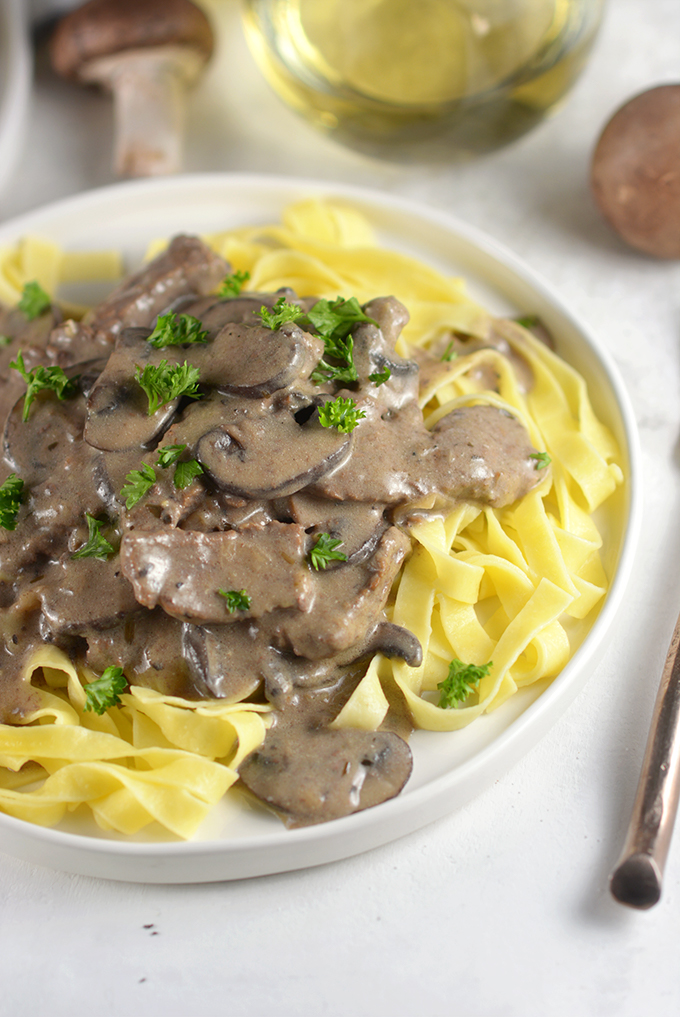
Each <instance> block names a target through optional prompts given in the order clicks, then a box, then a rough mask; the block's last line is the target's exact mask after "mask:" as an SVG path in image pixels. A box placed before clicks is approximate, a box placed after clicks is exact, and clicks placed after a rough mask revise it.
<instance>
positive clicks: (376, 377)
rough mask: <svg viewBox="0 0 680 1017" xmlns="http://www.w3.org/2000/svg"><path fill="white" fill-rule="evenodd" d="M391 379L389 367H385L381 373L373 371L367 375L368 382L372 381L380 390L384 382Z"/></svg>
mask: <svg viewBox="0 0 680 1017" xmlns="http://www.w3.org/2000/svg"><path fill="white" fill-rule="evenodd" d="M391 377H392V372H391V371H390V369H389V367H386V368H385V369H384V370H383V371H374V373H373V374H369V376H368V380H369V381H372V382H373V384H374V385H375V387H376V388H380V386H381V385H384V384H385V382H386V381H389V380H390V378H391Z"/></svg>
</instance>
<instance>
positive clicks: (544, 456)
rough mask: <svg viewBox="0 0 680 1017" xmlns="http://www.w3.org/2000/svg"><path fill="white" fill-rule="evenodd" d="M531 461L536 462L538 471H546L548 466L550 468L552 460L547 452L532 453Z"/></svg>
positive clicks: (530, 455) (530, 454)
mask: <svg viewBox="0 0 680 1017" xmlns="http://www.w3.org/2000/svg"><path fill="white" fill-rule="evenodd" d="M529 459H535V460H536V469H537V470H544V469H545V468H546V466H550V463H551V462H552V459H551V458H550V456H549V455H548V453H547V452H530V453H529Z"/></svg>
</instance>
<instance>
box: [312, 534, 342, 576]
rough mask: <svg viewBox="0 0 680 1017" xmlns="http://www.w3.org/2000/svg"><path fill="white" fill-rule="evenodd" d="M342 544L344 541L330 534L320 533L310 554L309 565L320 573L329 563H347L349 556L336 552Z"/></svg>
mask: <svg viewBox="0 0 680 1017" xmlns="http://www.w3.org/2000/svg"><path fill="white" fill-rule="evenodd" d="M342 543H343V541H342V540H338V539H337V538H335V537H331V535H330V533H320V534H319V536H318V537H317V540H316V544H315V545H314V547H313V548H312V549H311V551H310V552H309V563H310V565H311V566H312V568H314V569H316V571H317V572H318V571H319V569H325V568H326V566H327V565H328V563H329V561H347V555H346V554H343V552H342V551H338V550H336V548H338V547H340V546H341V544H342Z"/></svg>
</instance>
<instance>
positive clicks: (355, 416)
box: [319, 396, 366, 434]
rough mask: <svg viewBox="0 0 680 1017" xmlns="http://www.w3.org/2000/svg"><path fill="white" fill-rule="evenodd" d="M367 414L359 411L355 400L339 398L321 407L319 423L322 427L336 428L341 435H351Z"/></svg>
mask: <svg viewBox="0 0 680 1017" xmlns="http://www.w3.org/2000/svg"><path fill="white" fill-rule="evenodd" d="M365 416H366V414H365V413H364V411H363V410H358V409H357V404H356V403H355V402H354V400H353V399H343V398H342V397H341V396H338V398H337V399H333V400H331V401H330V402H327V403H324V404H323V406H319V423H320V424H321V426H322V427H335V428H336V429H337V430H338V431H340V433H341V434H350V433H351V432H352V431H353V430H354V428H355V427H356V426H357V424H358V423H359V421H360V420H361V419H362V417H365Z"/></svg>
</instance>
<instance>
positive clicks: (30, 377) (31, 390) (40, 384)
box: [9, 350, 80, 423]
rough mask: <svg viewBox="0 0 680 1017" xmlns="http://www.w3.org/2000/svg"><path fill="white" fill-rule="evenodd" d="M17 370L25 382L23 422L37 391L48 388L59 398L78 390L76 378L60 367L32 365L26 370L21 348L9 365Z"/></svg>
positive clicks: (69, 396) (67, 396)
mask: <svg viewBox="0 0 680 1017" xmlns="http://www.w3.org/2000/svg"><path fill="white" fill-rule="evenodd" d="M9 366H10V367H13V368H14V370H15V371H18V372H19V374H20V375H21V377H22V378H23V379H24V381H25V382H26V395H25V396H24V415H23V420H24V423H25V422H26V421H27V420H28V414H29V411H30V409H31V404H32V403H33V400H34V399H35V397H36V396H37V394H38V392H42V391H43V390H44V389H50V390H51V391H52V392H55V393H56V395H57V397H58V398H59V399H70V398H71V397H72V396H74V395H75V394H76V393H77V391H78V378H79V377H80V375H79V374H78V375H76V376H75V377H74V378H67V377H66V375H65V374H64V372H63V370H62V369H61V367H34V368H33V370H32V371H27V370H26V364H25V363H24V358H23V354H22V352H21V350H19V352H18V353H17V359H16V360H13V361H12V362H11V363H10V365H9Z"/></svg>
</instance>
